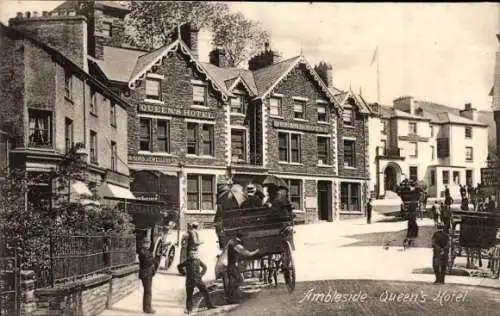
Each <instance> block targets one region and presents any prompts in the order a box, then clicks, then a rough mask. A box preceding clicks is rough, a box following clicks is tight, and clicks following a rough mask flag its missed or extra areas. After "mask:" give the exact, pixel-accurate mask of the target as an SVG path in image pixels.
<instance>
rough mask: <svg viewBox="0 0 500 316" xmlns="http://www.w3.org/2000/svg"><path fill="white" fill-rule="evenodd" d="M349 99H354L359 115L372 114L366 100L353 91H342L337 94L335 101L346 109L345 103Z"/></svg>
mask: <svg viewBox="0 0 500 316" xmlns="http://www.w3.org/2000/svg"><path fill="white" fill-rule="evenodd" d="M349 98H353V99H354V101H355V102H354V103H355V106H356V107H357V108H358V111H359V113H361V114H371V113H372V112H371V111H370V107H369V106H368V104H367V103H366V101H365V99H363V97H362V96H360V95H358V94H356V93H354V92H352V91H342V92H339V93H337V94H335V100H337V102H338V103H339V105H340V106H341V107H344V104H345V102H347V100H348V99H349Z"/></svg>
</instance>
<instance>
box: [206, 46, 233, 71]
mask: <svg viewBox="0 0 500 316" xmlns="http://www.w3.org/2000/svg"><path fill="white" fill-rule="evenodd" d="M209 59H210V63H211V64H212V65H215V66H217V67H221V68H224V67H228V66H229V65H228V62H227V58H226V51H225V50H224V48H222V47H221V46H217V47H216V48H215V49H213V50H212V51H211V52H210V54H209Z"/></svg>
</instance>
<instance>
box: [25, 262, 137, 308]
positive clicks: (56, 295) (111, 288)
mask: <svg viewBox="0 0 500 316" xmlns="http://www.w3.org/2000/svg"><path fill="white" fill-rule="evenodd" d="M137 271H138V266H137V265H133V266H128V267H125V268H122V269H119V270H115V271H112V272H110V273H102V274H98V275H95V276H93V277H90V278H87V279H84V280H80V281H75V282H68V283H65V284H62V285H58V286H56V287H53V288H42V289H36V290H35V273H34V272H33V271H22V272H21V314H22V315H26V316H34V315H36V316H49V315H50V316H56V315H61V316H63V315H64V316H66V315H75V316H94V315H98V314H100V313H102V312H103V311H104V310H105V309H106V308H110V307H111V306H112V305H113V304H115V303H116V302H118V301H120V300H121V299H123V298H124V297H126V296H127V295H129V294H130V293H132V292H133V291H134V290H135V289H136V288H137V287H138V285H139V279H138V276H137Z"/></svg>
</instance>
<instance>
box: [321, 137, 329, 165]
mask: <svg viewBox="0 0 500 316" xmlns="http://www.w3.org/2000/svg"><path fill="white" fill-rule="evenodd" d="M329 163H330V138H328V137H320V136H318V164H319V165H328V164H329Z"/></svg>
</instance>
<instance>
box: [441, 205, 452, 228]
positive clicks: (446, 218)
mask: <svg viewBox="0 0 500 316" xmlns="http://www.w3.org/2000/svg"><path fill="white" fill-rule="evenodd" d="M451 215H452V213H451V206H450V205H446V207H445V208H444V209H443V210H442V211H441V221H442V222H443V225H444V229H445V230H446V231H449V230H450V224H451Z"/></svg>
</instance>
